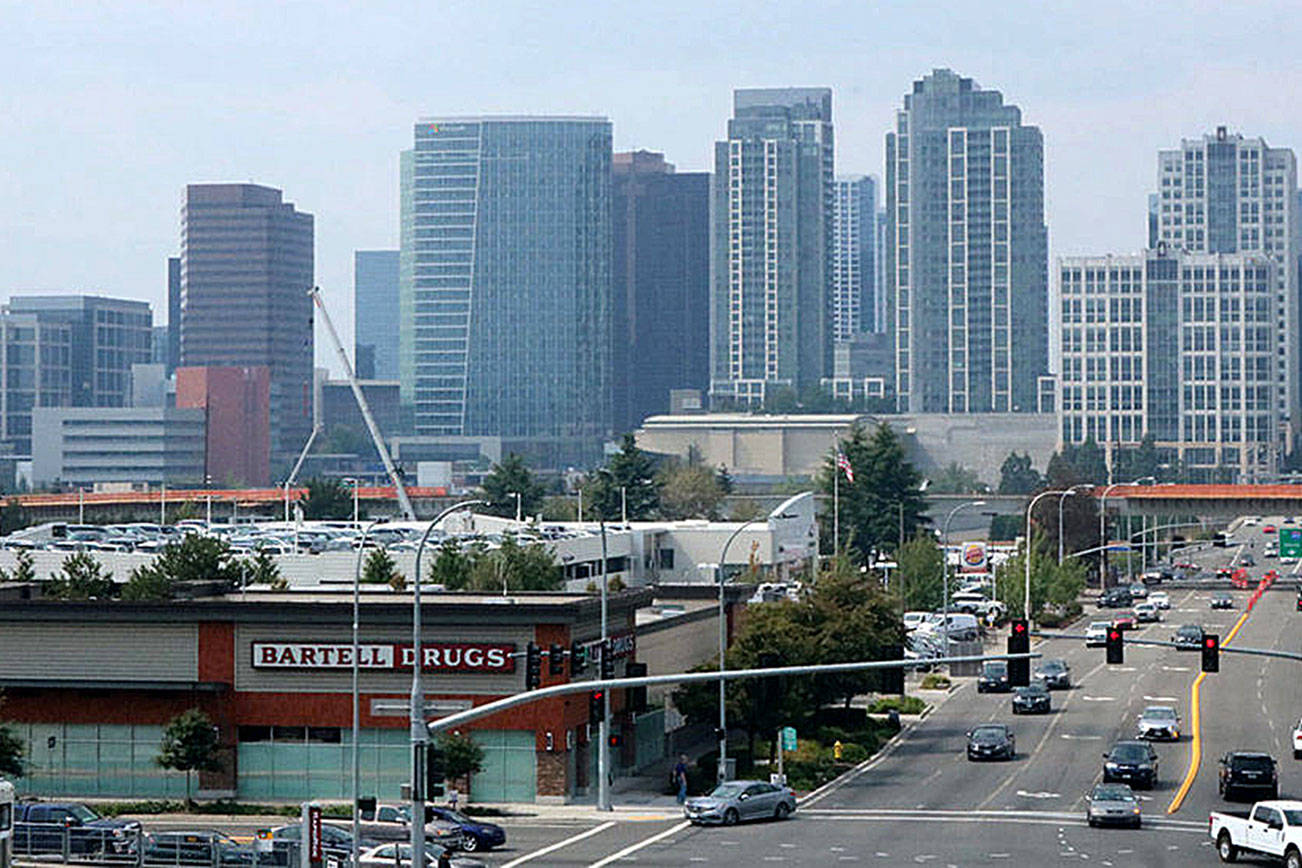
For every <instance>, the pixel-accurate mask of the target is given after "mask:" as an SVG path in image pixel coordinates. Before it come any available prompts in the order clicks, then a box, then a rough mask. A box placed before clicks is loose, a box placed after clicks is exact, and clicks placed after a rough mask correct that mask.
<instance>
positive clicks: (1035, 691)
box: [1017, 684, 1044, 696]
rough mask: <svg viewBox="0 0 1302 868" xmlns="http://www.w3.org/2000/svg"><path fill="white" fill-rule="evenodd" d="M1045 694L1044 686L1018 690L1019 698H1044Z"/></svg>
mask: <svg viewBox="0 0 1302 868" xmlns="http://www.w3.org/2000/svg"><path fill="white" fill-rule="evenodd" d="M1043 694H1044V685H1042V684H1031V685H1029V686H1027V687H1019V688H1017V695H1018V696H1042V695H1043Z"/></svg>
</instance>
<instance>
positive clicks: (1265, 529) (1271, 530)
mask: <svg viewBox="0 0 1302 868" xmlns="http://www.w3.org/2000/svg"><path fill="white" fill-rule="evenodd" d="M1275 530H1276V528H1275V525H1273V524H1268V525H1266V526H1265V527H1263V528H1262V529H1261V532H1262V533H1274V532H1275Z"/></svg>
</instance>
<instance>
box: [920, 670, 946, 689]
mask: <svg viewBox="0 0 1302 868" xmlns="http://www.w3.org/2000/svg"><path fill="white" fill-rule="evenodd" d="M951 684H953V682H952V681H950V680H949V676H948V675H941V674H940V673H938V672H933V673H931V674H930V675H928V676H927V677H926V678H924V679H922V685H921V686H922V689H923V690H948V689H949V688H950V685H951Z"/></svg>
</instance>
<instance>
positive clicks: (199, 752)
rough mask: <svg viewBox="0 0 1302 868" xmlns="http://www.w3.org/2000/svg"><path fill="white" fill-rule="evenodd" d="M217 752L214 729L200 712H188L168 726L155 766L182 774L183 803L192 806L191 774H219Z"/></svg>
mask: <svg viewBox="0 0 1302 868" xmlns="http://www.w3.org/2000/svg"><path fill="white" fill-rule="evenodd" d="M220 749H221V745H220V744H219V743H218V738H217V727H215V726H213V723H212V721H211V720H210V719H209V718H208V715H206V714H204V713H203V712H202V711H201V710H200V709H198V708H191V709H189V710H188V711H183V712H181V713H180V714H178V715H177V716H176V717H174V718H172V719H171V720H169V721H168V722H167V726H166V727H165V728H164V729H163V740H162V742H161V743H160V744H159V746H158V756H157V757H156V758H155V762H157V763H158V764H159V765H160V766H162V767H163V768H165V769H173V770H174V771H178V772H185V803H186V804H187V805H191V804H193V801H192V800H191V798H190V773H191V772H196V771H199V772H216V771H221V768H222V763H221V758H220V757H219V756H218V755H217V754H218V751H219V750H220Z"/></svg>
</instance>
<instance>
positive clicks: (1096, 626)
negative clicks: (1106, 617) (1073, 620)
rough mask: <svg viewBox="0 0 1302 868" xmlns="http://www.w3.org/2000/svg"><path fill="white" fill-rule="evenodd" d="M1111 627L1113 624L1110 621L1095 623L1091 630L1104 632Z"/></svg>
mask: <svg viewBox="0 0 1302 868" xmlns="http://www.w3.org/2000/svg"><path fill="white" fill-rule="evenodd" d="M1111 626H1112V624H1111V623H1110V622H1108V621H1094V622H1093V623H1091V624H1090V629H1091V630H1100V631H1103V630H1107V629H1108V628H1109V627H1111Z"/></svg>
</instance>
